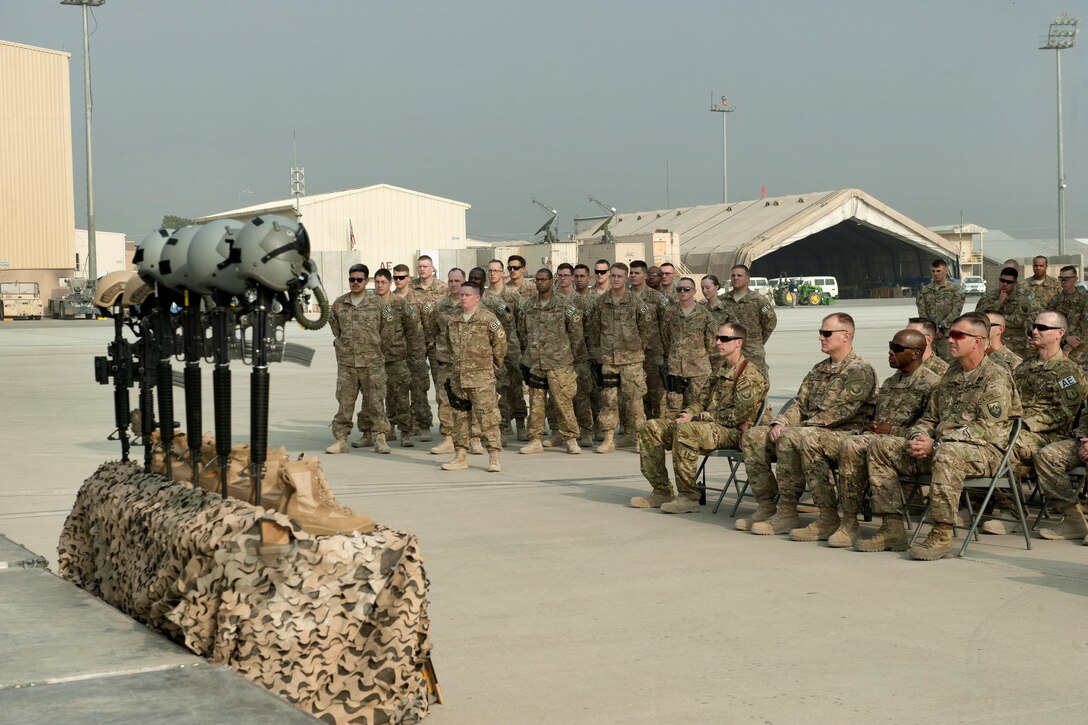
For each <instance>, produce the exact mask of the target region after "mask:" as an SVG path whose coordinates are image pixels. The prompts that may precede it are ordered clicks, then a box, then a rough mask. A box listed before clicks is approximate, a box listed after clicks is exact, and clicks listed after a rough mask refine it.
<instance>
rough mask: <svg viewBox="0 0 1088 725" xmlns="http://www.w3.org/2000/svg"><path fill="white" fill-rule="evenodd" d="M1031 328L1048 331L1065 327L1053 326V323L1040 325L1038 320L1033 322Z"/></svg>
mask: <svg viewBox="0 0 1088 725" xmlns="http://www.w3.org/2000/svg"><path fill="white" fill-rule="evenodd" d="M1031 329H1033V330H1038V331H1039V332H1046V331H1047V330H1064V329H1065V328H1064V327H1053V326H1051V325H1040V324H1039V323H1038V322H1033V323H1032V325H1031Z"/></svg>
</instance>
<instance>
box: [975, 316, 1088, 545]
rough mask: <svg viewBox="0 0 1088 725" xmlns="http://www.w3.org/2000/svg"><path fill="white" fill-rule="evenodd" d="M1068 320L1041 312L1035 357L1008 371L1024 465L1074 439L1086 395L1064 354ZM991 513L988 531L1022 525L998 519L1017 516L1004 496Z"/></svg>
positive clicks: (1080, 378)
mask: <svg viewBox="0 0 1088 725" xmlns="http://www.w3.org/2000/svg"><path fill="white" fill-rule="evenodd" d="M986 314H987V315H989V314H990V313H986ZM1068 324H1069V323H1068V321H1067V320H1066V319H1065V315H1063V314H1062V313H1060V312H1040V313H1039V314H1038V316H1036V318H1035V322H1034V324H1032V326H1031V347H1033V348H1035V351H1036V352H1037V353H1038V357H1031V358H1028V359H1027V360H1025V361H1024V362H1023V363H1021V364H1020V365H1019V366H1018V367H1017V368H1016V369H1015V370H1014V371H1013V374H1012V379H1013V382H1015V383H1016V391H1017V392H1018V393H1019V394H1020V404H1021V406H1022V407H1023V409H1024V414H1023V415H1022V416H1021V417H1020V421H1021V423H1022V424H1023V428H1022V429H1021V431H1020V435H1019V436H1017V437H1016V448H1014V449H1013V454H1014V455H1015V456H1016V460H1017V461H1018V462H1020V463H1021V464H1023V465H1030V464H1031V463H1032V459H1033V458H1034V456H1035V454H1036V453H1038V452H1039V451H1040V450H1041V449H1042V448H1044V447H1045V446H1047V445H1049V444H1051V443H1056V442H1057V441H1062V440H1069V439H1070V438H1072V436H1073V428H1074V426H1075V425H1076V423H1077V413H1078V412H1079V411H1080V407H1081V404H1082V403H1083V402H1084V397H1085V394H1086V393H1088V382H1086V381H1085V379H1084V374H1083V373H1082V372H1081V369H1080V366H1079V365H1077V364H1076V363H1075V362H1073V361H1072V360H1070V359H1069V358H1068V357H1066V356H1065V354H1064V353H1063V352H1062V347H1061V346H1062V338H1063V337H1065V332H1066V327H1067V325H1068ZM996 493H997V492H995V495H996ZM993 515H994V516H995V517H996V518H994V519H991V520H989V521H985V522H983V524H982V530H983V531H984V532H985V533H987V534H999V535H1000V534H1011V533H1012V532H1014V531H1016V530H1018V529H1019V528H1020V524H1018V523H1012V522H1010V521H1003V520H1001V519H1014V518H1016V504H1015V502H1013V501H1012V500H1011V499H1010V498H1009V497H1008V496H1007V495H1005V496H1002V498H1001V499H999V500H996V499H995V501H994V510H993Z"/></svg>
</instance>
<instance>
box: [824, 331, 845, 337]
mask: <svg viewBox="0 0 1088 725" xmlns="http://www.w3.org/2000/svg"><path fill="white" fill-rule="evenodd" d="M818 332H819V333H820V337H831V333H833V332H850V331H849V330H818Z"/></svg>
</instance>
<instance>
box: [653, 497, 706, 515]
mask: <svg viewBox="0 0 1088 725" xmlns="http://www.w3.org/2000/svg"><path fill="white" fill-rule="evenodd" d="M700 508H702V507H701V506H700V505H699V502H698V501H692V500H691V499H690V498H685V497H684V496H677V497H676V498H674V499H673V500H672V501H669V502H668V503H663V504H661V510H662V511H664V512H665V513H667V514H697V513H699V509H700Z"/></svg>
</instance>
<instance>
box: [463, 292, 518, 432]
mask: <svg viewBox="0 0 1088 725" xmlns="http://www.w3.org/2000/svg"><path fill="white" fill-rule="evenodd" d="M480 304H481V305H483V306H484V307H486V308H487V309H488V310H490V311H491V314H493V315H495V317H496V318H498V320H499V322H500V323H501V324H502V329H503V332H504V333H505V334H506V359H505V360H504V361H503V364H502V365H501V366H500V367H499V369H498V371H497V372H496V373H495V393H496V394H497V395H498V396H499V427H500V428H502V429H503V431H504V432H505V431H506V429H507V428H509V427H510V417H511V412H512V411H511V400H512V396H511V385H512V384H513V381H514V378H515V376H516V377H517V380H521V358H520V356H521V347H520V345H519V341H518V327H517V317H515V310H516V309H517V305H518V300H517V299H516V296H515V295H513V294H512V293H510V294H502V295H497V294H495V293H494V292H484V294H483V297H481V298H480ZM522 416H524V413H523V414H522ZM473 437H474V438H475V437H476V436H475V435H474V436H473Z"/></svg>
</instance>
